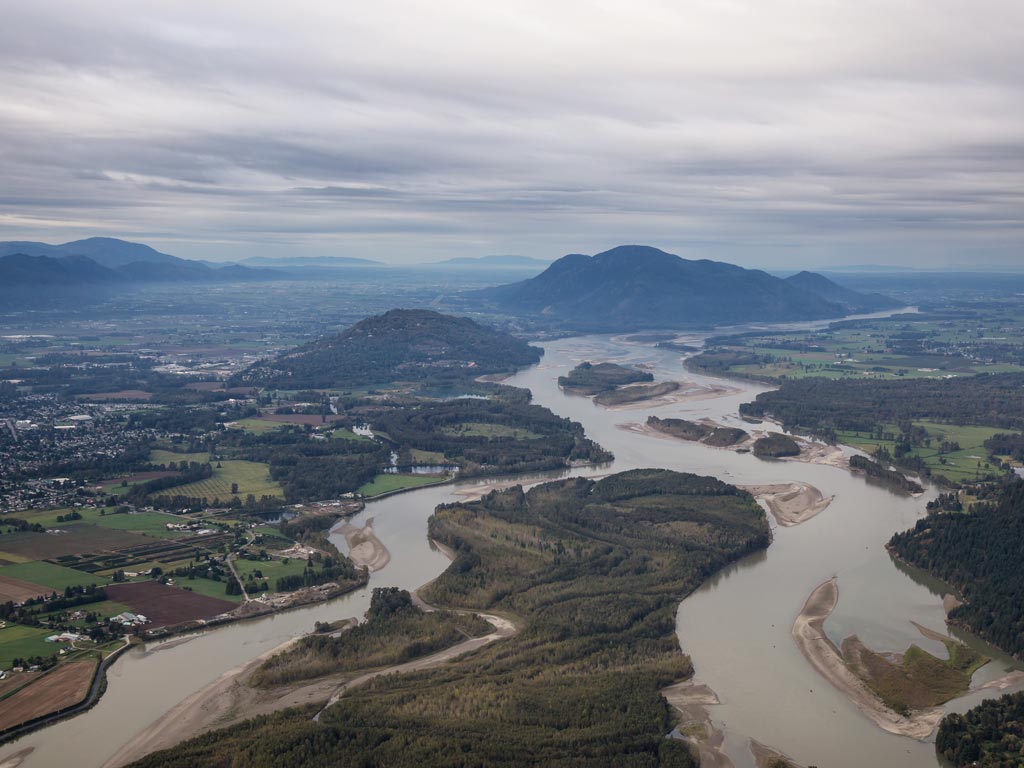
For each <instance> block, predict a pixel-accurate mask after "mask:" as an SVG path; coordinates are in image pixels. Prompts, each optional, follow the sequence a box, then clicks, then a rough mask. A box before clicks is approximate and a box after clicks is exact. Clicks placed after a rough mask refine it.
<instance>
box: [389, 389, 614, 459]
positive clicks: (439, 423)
mask: <svg viewBox="0 0 1024 768" xmlns="http://www.w3.org/2000/svg"><path fill="white" fill-rule="evenodd" d="M371 423H372V425H373V427H374V429H375V430H380V431H382V432H384V433H386V434H387V435H388V438H389V439H390V440H391V441H392V442H393V443H394V444H396V445H398V446H402V447H408V448H416V449H418V450H422V451H431V452H436V453H441V454H444V457H445V459H446V460H447V461H450V462H453V463H456V464H458V465H459V466H460V467H462V469H461V473H460V474H461V475H462V476H464V477H467V476H471V475H480V474H508V473H513V472H516V473H518V472H535V471H539V470H545V469H559V468H561V467H566V466H568V465H569V463H570V462H572V461H586V462H604V461H611V459H612V458H613V457H612V455H611V454H610V453H609V452H608V451H606V450H604V449H603V448H601V446H599V445H597V443H595V442H593V441H592V440H590V439H589V438H587V437H586V436H585V435H584V432H583V427H582V425H580V424H579V423H578V422H575V421H571V420H569V419H566V418H562V417H560V416H555V414H553V413H552V412H551V411H549V410H548V409H547V408H544V407H543V406H540V405H532V404H530V403H526V402H522V401H520V400H515V399H503V398H502V399H498V398H495V399H489V400H479V399H458V400H449V401H443V402H437V401H432V402H424V403H421V404H419V405H416V406H409V407H405V408H400V409H394V410H391V411H387V412H383V413H381V414H380V415H379V416H377V417H376V418H374V419H373V420H372V422H371Z"/></svg>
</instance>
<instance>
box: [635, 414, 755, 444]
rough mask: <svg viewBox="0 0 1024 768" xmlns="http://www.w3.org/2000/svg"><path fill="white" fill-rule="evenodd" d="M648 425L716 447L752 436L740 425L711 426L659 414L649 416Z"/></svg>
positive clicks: (682, 437)
mask: <svg viewBox="0 0 1024 768" xmlns="http://www.w3.org/2000/svg"><path fill="white" fill-rule="evenodd" d="M647 426H648V427H650V428H651V429H653V430H655V431H657V432H661V433H663V434H666V435H671V436H672V437H678V438H680V439H682V440H691V441H694V442H700V443H704V444H705V445H711V446H714V447H716V448H728V447H729V446H731V445H736V444H737V443H742V442H743V441H744V440H747V439H748V438H749V437H750V435H748V434H747V433H746V432H745V431H743V430H742V429H739V428H738V427H722V426H711V425H708V424H701V423H700V422H697V421H688V420H686V419H673V418H665V419H663V418H659V417H658V416H648V417H647Z"/></svg>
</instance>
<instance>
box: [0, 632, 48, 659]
mask: <svg viewBox="0 0 1024 768" xmlns="http://www.w3.org/2000/svg"><path fill="white" fill-rule="evenodd" d="M52 634H53V630H52V629H40V628H38V627H26V626H22V625H21V624H8V625H7V626H6V627H4V628H3V629H0V669H10V668H11V666H12V662H13V660H14V659H27V658H29V657H30V656H49V655H50V654H52V653H54V652H55V651H56V650H57V646H55V645H54V644H53V643H48V642H46V639H45V638H47V637H49V636H50V635H52Z"/></svg>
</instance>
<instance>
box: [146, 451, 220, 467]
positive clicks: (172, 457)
mask: <svg viewBox="0 0 1024 768" xmlns="http://www.w3.org/2000/svg"><path fill="white" fill-rule="evenodd" d="M149 460H150V461H151V462H153V463H154V464H168V463H170V462H172V461H176V462H179V463H180V462H182V461H189V462H192V461H198V462H199V463H200V464H205V463H207V462H208V461H209V460H210V454H208V453H177V452H175V451H163V450H160V449H159V448H158V449H156V450H153V451H150V452H149Z"/></svg>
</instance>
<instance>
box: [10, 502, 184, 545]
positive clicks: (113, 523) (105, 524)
mask: <svg viewBox="0 0 1024 768" xmlns="http://www.w3.org/2000/svg"><path fill="white" fill-rule="evenodd" d="M70 512H77V513H78V514H80V515H81V516H82V519H81V520H74V521H71V520H68V521H66V523H59V522H57V518H58V517H59V516H62V515H67V514H68V513H70ZM18 516H19V517H21V518H22V519H24V520H28V521H29V522H32V523H39V524H40V525H42V526H43V527H44V528H60V527H62V526H63V525H65V524H67V525H70V524H71V523H72V522H74V523H79V524H81V523H89V524H91V525H97V526H99V527H101V528H112V529H116V530H119V531H130V532H131V533H139V534H142V535H143V536H155V537H156V538H160V539H179V538H181V537H183V536H188V535H189V534H188V533H185V532H182V531H169V530H167V523H173V522H179V523H180V522H181V521H182V519H181V518H179V517H175V516H171V515H164V514H161V513H159V512H137V513H134V514H114V511H113V509H112V508H107V509H96V508H92V507H78V508H77V509H40V510H31V511H28V512H19V513H18Z"/></svg>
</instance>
